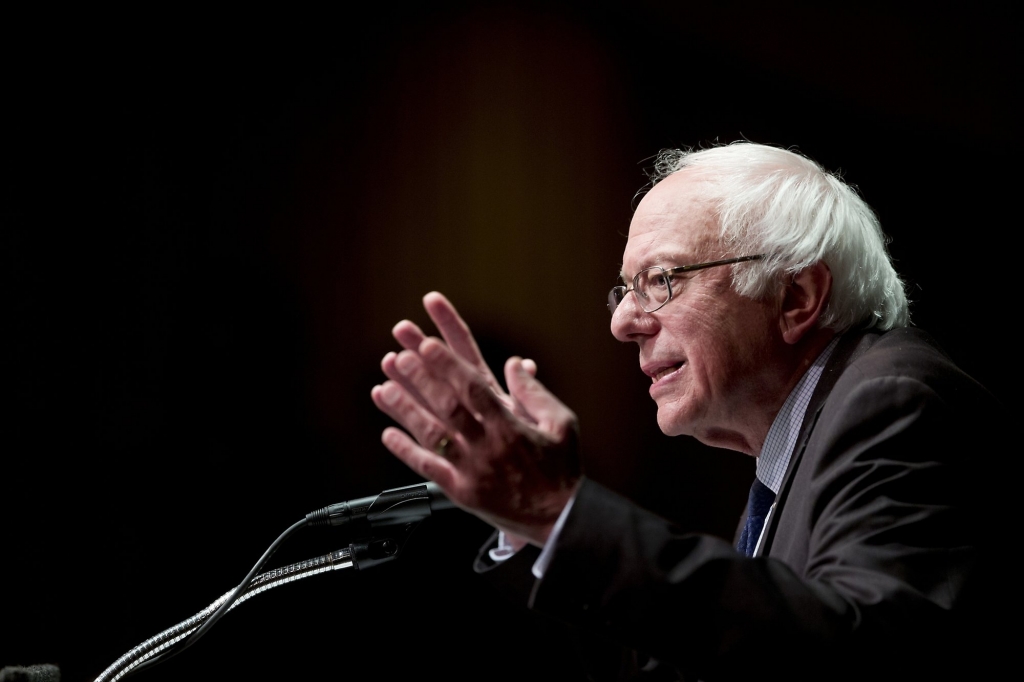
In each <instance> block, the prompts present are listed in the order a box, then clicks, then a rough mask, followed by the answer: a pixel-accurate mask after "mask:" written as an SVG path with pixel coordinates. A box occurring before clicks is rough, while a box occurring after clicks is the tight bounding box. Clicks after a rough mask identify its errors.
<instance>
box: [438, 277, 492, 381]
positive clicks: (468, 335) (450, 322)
mask: <svg viewBox="0 0 1024 682" xmlns="http://www.w3.org/2000/svg"><path fill="white" fill-rule="evenodd" d="M423 307H424V308H426V310H427V314H429V315H430V319H431V320H433V321H434V324H435V325H436V326H437V330H438V331H439V332H441V336H442V337H443V338H444V340H445V341H446V342H447V343H448V345H449V346H450V347H451V349H452V350H453V351H454V352H455V354H456V355H458V356H459V357H460V358H462V359H463V360H465V361H466V362H468V363H469V364H470V365H471V366H473V367H474V368H476V370H477V371H478V372H480V374H482V375H483V376H484V378H485V379H486V380H487V383H488V384H490V385H491V387H492V388H493V389H494V390H495V391H497V392H498V393H499V394H502V393H504V392H505V391H504V389H503V388H502V387H501V384H499V383H498V379H497V377H495V376H494V373H493V372H492V371H491V368H490V367H488V366H487V362H486V361H485V360H484V356H483V354H482V353H481V352H480V347H479V346H478V345H477V342H476V339H475V338H474V337H473V332H471V331H470V329H469V325H468V324H466V322H465V320H463V319H462V317H461V316H460V315H459V313H458V311H457V310H455V306H453V305H452V304H451V301H449V300H448V299H447V298H445V296H444V294H441V293H440V292H437V291H432V292H430V293H429V294H427V295H426V296H424V297H423Z"/></svg>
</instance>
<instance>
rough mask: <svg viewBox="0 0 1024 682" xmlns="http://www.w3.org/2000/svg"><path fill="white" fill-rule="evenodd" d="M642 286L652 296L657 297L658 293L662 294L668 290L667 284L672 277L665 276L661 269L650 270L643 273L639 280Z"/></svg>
mask: <svg viewBox="0 0 1024 682" xmlns="http://www.w3.org/2000/svg"><path fill="white" fill-rule="evenodd" d="M640 279H641V281H642V283H643V284H642V286H643V287H644V288H645V289H646V290H648V291H650V292H651V294H652V295H655V296H656V295H657V293H658V292H664V291H667V290H668V287H669V284H670V283H671V280H672V276H671V275H669V274H667V273H666V272H665V271H664V270H662V269H661V268H651V269H650V270H646V271H645V272H644V273H643V276H642V277H641V278H640Z"/></svg>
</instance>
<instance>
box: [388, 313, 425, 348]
mask: <svg viewBox="0 0 1024 682" xmlns="http://www.w3.org/2000/svg"><path fill="white" fill-rule="evenodd" d="M391 335H392V336H394V337H395V340H396V341H398V343H400V344H401V346H402V348H407V349H409V350H416V349H417V348H419V345H420V344H421V343H423V339H425V338H426V336H427V335H426V334H424V333H423V330H422V329H420V328H419V327H418V326H416V324H415V323H413V322H410V321H409V320H402V321H401V322H399V323H398V324H396V325H395V326H394V327H392V328H391Z"/></svg>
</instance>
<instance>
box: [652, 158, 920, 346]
mask: <svg viewBox="0 0 1024 682" xmlns="http://www.w3.org/2000/svg"><path fill="white" fill-rule="evenodd" d="M683 169H694V170H696V171H697V172H699V173H700V177H701V179H702V180H707V181H708V182H707V183H706V187H707V190H706V191H707V192H708V195H707V198H708V201H709V202H710V203H711V205H712V210H713V211H714V212H715V215H716V217H717V219H718V220H717V222H718V226H719V230H720V237H721V246H722V247H723V248H725V249H727V250H728V254H723V256H722V257H725V256H726V255H728V256H745V255H752V254H761V253H763V254H767V256H766V258H764V259H763V260H761V261H755V262H752V263H750V264H749V265H744V266H743V267H740V268H733V286H734V287H735V289H736V291H737V292H738V293H739V294H741V295H744V296H748V297H751V298H760V297H762V296H765V295H767V294H768V293H769V292H770V291H771V290H772V289H773V288H774V286H775V285H777V284H778V283H780V282H783V281H785V280H786V279H787V278H788V276H790V275H793V274H795V273H797V272H800V271H801V270H803V269H804V268H806V267H808V266H810V265H812V264H814V263H816V262H818V261H823V262H824V263H825V264H826V265H827V266H828V268H829V270H831V272H832V293H831V297H830V299H829V301H828V302H827V304H826V307H825V310H824V313H823V314H822V318H821V320H820V321H819V323H818V324H819V326H820V327H826V328H831V329H835V330H836V331H845V330H846V329H850V328H854V327H859V328H871V327H876V328H879V329H892V328H894V327H905V326H907V325H908V324H909V323H910V312H909V309H908V304H907V297H906V292H905V291H904V284H903V281H902V280H901V279H900V277H899V275H897V274H896V271H895V269H894V268H893V266H892V262H891V260H890V257H889V253H888V251H887V249H886V244H887V241H888V238H887V237H886V235H885V234H884V233H883V232H882V228H881V225H880V224H879V222H878V218H877V217H876V216H875V213H874V211H872V210H871V207H869V206H868V205H867V203H865V202H864V200H863V199H861V197H860V196H859V195H858V194H857V192H856V191H855V190H854V189H853V188H852V187H850V186H849V185H847V184H846V183H845V182H843V181H842V180H841V179H840V178H839V177H838V176H836V175H834V174H833V173H830V172H828V171H826V170H825V169H824V168H822V167H821V166H820V165H818V164H817V163H815V162H814V161H811V160H810V159H808V158H807V157H805V156H802V155H800V154H798V153H796V152H792V151H788V150H785V149H780V148H778V147H771V146H767V145H762V144H756V143H752V142H736V143H732V144H728V145H721V146H715V147H711V148H709V149H702V150H698V151H692V150H682V149H669V150H663V151H662V152H660V153H659V154H658V156H657V158H656V161H655V165H654V169H653V171H652V172H651V173H650V177H651V185H652V186H653V185H654V184H656V183H657V182H659V181H660V180H662V179H664V178H665V177H667V176H668V175H671V174H672V173H675V172H678V171H680V170H683Z"/></svg>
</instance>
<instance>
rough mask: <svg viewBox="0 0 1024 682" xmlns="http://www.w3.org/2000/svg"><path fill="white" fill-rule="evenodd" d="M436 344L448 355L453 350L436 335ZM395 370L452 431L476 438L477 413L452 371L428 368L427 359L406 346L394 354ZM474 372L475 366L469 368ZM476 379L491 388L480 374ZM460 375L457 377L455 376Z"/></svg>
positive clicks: (477, 434)
mask: <svg viewBox="0 0 1024 682" xmlns="http://www.w3.org/2000/svg"><path fill="white" fill-rule="evenodd" d="M433 342H434V345H435V346H437V347H440V348H442V349H443V352H444V353H445V354H446V355H450V351H449V350H448V349H447V348H446V347H444V346H443V344H441V343H440V342H439V341H437V340H436V339H434V340H433ZM395 370H396V371H398V372H399V373H400V374H401V376H402V377H403V378H404V382H407V383H408V384H409V385H411V386H412V387H413V389H414V390H415V391H416V393H417V394H418V395H419V396H420V397H421V399H422V404H423V405H424V406H425V407H426V408H427V409H428V410H429V411H430V412H431V413H432V414H433V415H434V416H435V417H436V418H437V419H438V420H440V421H441V423H443V424H445V425H446V427H448V429H449V431H450V432H452V433H456V432H461V433H463V434H465V435H466V437H467V438H471V439H472V438H476V437H478V436H479V434H480V431H481V426H480V423H479V422H478V421H477V419H476V415H475V413H474V412H473V411H471V410H470V409H467V407H468V405H466V404H464V402H463V400H462V399H461V396H460V392H459V391H458V390H457V388H456V386H455V385H454V384H453V383H452V381H451V379H452V376H451V375H450V373H449V372H435V371H433V370H431V369H428V368H427V366H426V363H425V362H424V359H423V358H422V357H421V356H420V354H418V353H416V352H415V351H409V350H404V351H402V352H401V353H399V354H398V356H397V357H396V358H395ZM467 371H468V372H472V370H467ZM473 378H474V379H475V380H476V383H478V384H480V385H481V386H483V387H484V389H485V390H486V391H488V392H490V389H489V388H487V387H486V385H484V384H483V383H482V381H481V380H480V378H479V377H473ZM456 379H458V377H456Z"/></svg>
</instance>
